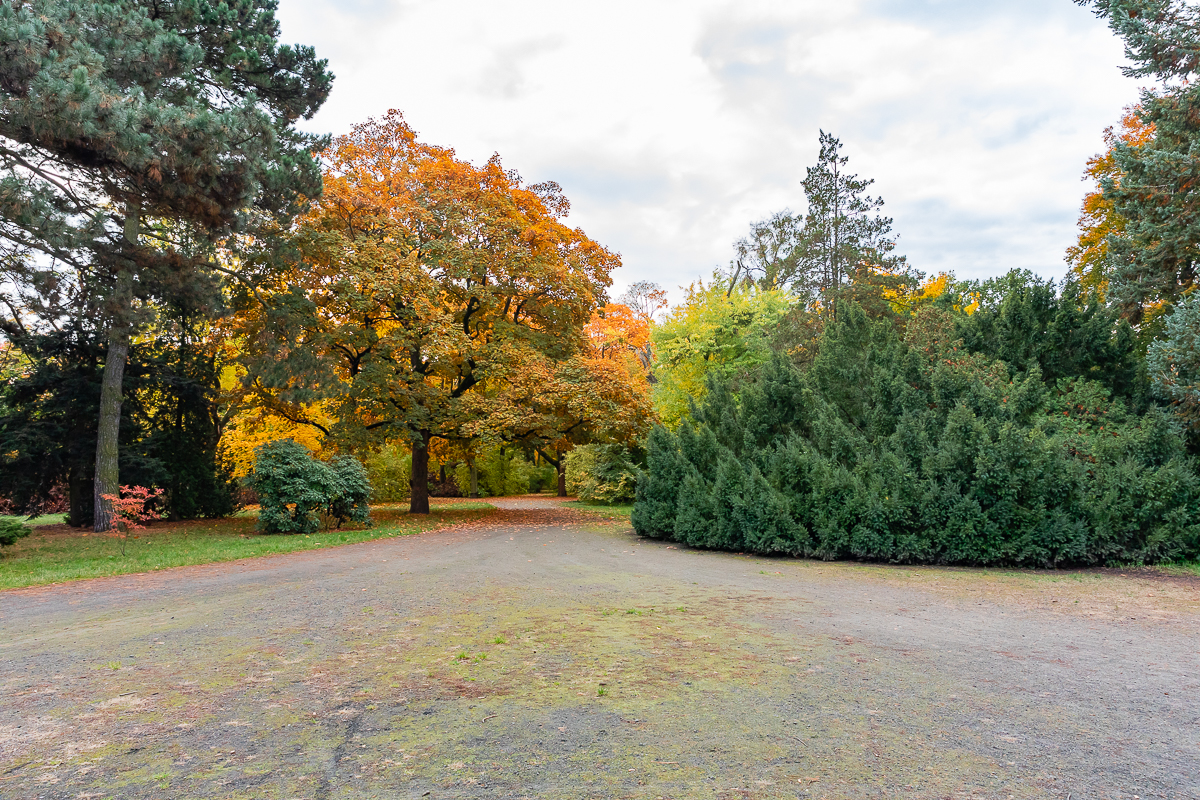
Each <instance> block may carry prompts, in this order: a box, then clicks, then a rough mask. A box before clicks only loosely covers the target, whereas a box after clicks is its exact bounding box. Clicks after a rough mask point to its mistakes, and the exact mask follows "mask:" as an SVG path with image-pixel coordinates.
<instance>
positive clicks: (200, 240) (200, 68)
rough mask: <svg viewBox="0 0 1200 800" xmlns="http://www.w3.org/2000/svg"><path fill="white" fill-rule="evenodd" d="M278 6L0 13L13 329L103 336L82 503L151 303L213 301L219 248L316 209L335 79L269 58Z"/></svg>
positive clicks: (112, 453)
mask: <svg viewBox="0 0 1200 800" xmlns="http://www.w3.org/2000/svg"><path fill="white" fill-rule="evenodd" d="M275 9H276V2H275V1H274V0H230V1H229V2H224V1H222V0H188V2H154V3H144V2H136V0H118V1H117V2H112V3H90V2H80V1H78V0H70V1H68V2H62V1H61V0H54V2H48V1H46V0H33V1H32V2H22V3H8V4H4V5H3V6H2V7H0V54H2V55H0V242H3V245H4V247H5V252H4V253H3V254H0V256H2V258H0V261H2V263H3V265H4V268H5V270H6V277H7V279H8V281H9V282H10V284H11V286H12V287H13V289H12V290H11V291H12V292H13V294H10V295H9V298H8V306H9V308H10V309H11V310H12V311H13V318H12V319H11V320H10V321H9V325H10V329H12V328H17V327H20V326H22V325H24V324H28V320H27V319H25V317H28V316H29V315H30V314H35V315H38V316H40V317H41V318H42V320H43V321H45V322H48V323H54V322H56V321H58V320H59V319H61V318H62V317H64V316H66V315H67V314H69V313H70V312H72V311H74V310H76V309H79V308H83V309H85V310H86V313H88V314H90V315H95V316H98V317H100V318H101V319H103V320H104V321H105V325H106V327H107V342H106V355H105V367H104V377H103V382H102V386H101V392H100V404H99V424H98V433H97V445H96V448H97V449H96V468H95V476H94V493H95V500H96V528H97V530H105V529H107V528H108V527H109V526H110V525H111V524H112V515H111V509H110V508H109V504H108V502H107V501H106V500H104V499H103V498H104V497H105V496H108V495H115V493H116V492H117V489H118V483H119V481H118V451H119V443H118V437H119V421H120V415H121V400H122V386H123V374H124V366H125V359H126V355H127V353H128V350H129V341H130V337H131V335H132V333H133V331H134V330H135V329H136V327H137V326H138V325H139V324H141V323H142V322H144V321H145V320H146V319H147V318H148V317H149V316H150V315H151V312H150V310H149V306H150V305H152V304H153V303H155V302H164V301H167V302H175V303H184V304H186V305H188V306H189V307H191V308H195V309H207V308H210V307H211V306H212V305H214V304H215V303H216V302H217V301H218V296H217V294H216V292H215V290H216V286H217V282H216V280H215V275H217V274H219V273H221V272H222V271H223V270H224V268H223V267H221V266H220V265H219V264H217V262H216V260H215V259H214V257H213V255H214V252H213V251H214V248H215V246H216V243H217V241H218V240H220V239H221V238H222V237H228V236H230V235H232V234H235V233H237V232H238V231H239V230H241V229H243V228H244V226H245V224H246V221H247V217H248V215H250V214H252V213H258V214H265V215H276V216H286V215H288V214H289V213H292V212H294V211H296V210H297V209H298V207H299V205H298V203H299V201H300V199H301V197H302V196H314V195H317V194H319V193H320V173H319V170H318V168H317V165H316V162H315V161H314V159H313V156H312V150H313V149H314V148H316V147H318V146H319V145H320V143H321V141H322V139H321V138H320V137H316V136H312V135H310V134H305V133H302V132H300V131H298V130H297V129H296V128H295V127H294V124H295V123H296V121H297V120H299V119H301V118H309V117H311V116H312V115H313V114H314V113H315V112H316V110H317V108H319V107H320V105H321V103H322V102H323V101H324V99H325V97H326V96H327V94H328V92H329V87H330V83H331V81H332V76H331V75H330V74H329V73H328V71H327V70H326V68H325V62H324V61H322V60H320V59H318V58H316V56H315V54H314V53H313V51H312V49H311V48H308V47H289V46H284V45H280V44H279V43H278V41H277V39H278V36H279V24H278V22H277V21H276V19H275Z"/></svg>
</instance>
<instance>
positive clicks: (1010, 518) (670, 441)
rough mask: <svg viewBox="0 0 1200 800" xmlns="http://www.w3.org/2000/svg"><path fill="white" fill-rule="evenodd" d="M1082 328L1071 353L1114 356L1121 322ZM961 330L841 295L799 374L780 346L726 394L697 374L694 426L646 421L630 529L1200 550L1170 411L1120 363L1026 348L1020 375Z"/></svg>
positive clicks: (934, 547) (1046, 562) (1198, 495)
mask: <svg viewBox="0 0 1200 800" xmlns="http://www.w3.org/2000/svg"><path fill="white" fill-rule="evenodd" d="M1010 310H1011V309H1010ZM983 313H985V314H986V313H987V312H983ZM985 322H986V320H984V319H983V318H981V319H979V320H976V321H974V322H973V323H972V325H973V326H974V327H976V328H978V327H980V326H981V325H982V324H983V323H985ZM1088 324H1089V325H1090V326H1091V327H1092V329H1093V330H1092V332H1091V336H1092V338H1093V339H1096V338H1097V337H1098V338H1101V339H1107V340H1108V341H1107V342H1106V343H1102V344H1104V346H1103V347H1100V346H1099V345H1098V344H1097V342H1095V341H1092V342H1090V343H1088V342H1083V343H1082V344H1080V345H1079V347H1078V348H1077V349H1078V352H1081V353H1083V352H1095V353H1100V354H1101V355H1102V356H1103V358H1102V360H1103V361H1104V362H1105V363H1117V364H1120V365H1121V366H1124V364H1126V363H1128V361H1127V359H1126V355H1127V353H1126V352H1125V351H1127V350H1129V349H1131V348H1132V347H1134V344H1133V342H1132V339H1130V338H1129V337H1128V335H1127V333H1126V332H1125V330H1124V329H1123V328H1120V327H1119V326H1109V327H1107V328H1105V327H1104V326H1098V325H1096V324H1095V323H1094V322H1093V321H1089V322H1088ZM959 327H961V315H957V316H956V315H955V314H953V313H952V312H950V311H948V310H946V309H944V308H937V307H931V308H926V309H925V310H923V311H922V312H921V314H919V315H918V317H917V318H915V319H914V320H912V321H911V322H910V323H909V325H908V326H907V329H906V332H905V336H904V338H903V339H902V338H901V337H900V335H899V333H898V332H897V328H896V326H895V324H894V323H893V322H892V321H888V320H872V319H869V318H868V317H867V316H866V314H865V313H864V312H863V311H862V309H861V308H859V307H857V306H854V305H845V306H840V307H839V309H838V315H837V320H836V321H835V322H832V323H830V324H829V325H828V326H827V328H826V330H825V332H824V334H823V335H822V337H821V339H820V341H819V343H818V348H817V355H816V357H815V360H814V361H813V362H812V364H811V365H809V366H808V367H807V368H806V369H801V368H799V367H797V366H794V365H793V364H791V363H790V362H789V361H788V360H787V359H786V358H784V357H782V356H780V355H776V356H775V358H774V359H773V360H772V361H771V362H770V363H769V364H767V365H766V366H765V367H764V368H763V369H762V370H761V371H760V373H759V374H758V375H757V376H756V379H755V380H753V381H751V382H749V383H747V384H746V385H744V386H742V387H740V391H739V392H738V393H737V394H736V395H735V393H734V391H733V389H732V387H731V385H730V384H728V383H720V382H717V381H711V382H710V383H709V391H708V394H707V396H706V398H705V399H704V401H703V402H702V403H701V404H699V405H697V406H694V407H693V409H692V418H691V419H690V420H685V421H684V423H683V424H681V425H680V427H679V428H678V430H677V431H675V432H671V431H668V430H666V429H664V428H662V427H659V428H656V429H655V430H654V431H653V432H652V433H651V435H650V437H649V440H648V460H647V469H646V471H645V473H644V474H643V475H641V476H640V477H639V480H638V486H637V501H636V505H635V508H634V512H633V525H634V528H635V529H636V530H637V531H638V532H639V533H640V534H642V535H644V536H650V537H656V538H662V539H670V540H674V541H680V542H684V543H686V544H689V545H692V546H696V547H706V548H716V549H723V550H735V551H748V552H754V553H762V554H785V555H793V556H805V557H814V558H822V559H863V560H878V561H889V562H903V563H935V564H969V565H1010V566H1025V567H1056V566H1067V565H1092V564H1107V563H1116V562H1138V563H1151V562H1165V561H1174V560H1179V559H1194V558H1196V557H1197V556H1198V555H1200V479H1198V477H1197V471H1196V465H1195V463H1194V462H1193V460H1192V459H1191V458H1189V456H1188V455H1187V453H1186V448H1185V440H1184V437H1183V435H1182V432H1181V429H1180V425H1179V423H1178V420H1177V419H1176V418H1175V417H1173V416H1172V415H1171V414H1169V413H1168V412H1166V411H1163V410H1160V409H1158V408H1155V407H1152V406H1144V407H1141V408H1135V405H1136V404H1135V403H1134V402H1132V401H1131V400H1129V399H1128V398H1127V397H1126V396H1125V395H1128V393H1129V392H1128V386H1129V384H1130V381H1131V380H1132V378H1131V377H1130V374H1129V372H1128V370H1126V369H1109V370H1102V369H1098V368H1097V367H1096V359H1094V358H1090V357H1088V358H1081V359H1077V361H1078V364H1077V366H1076V367H1075V368H1074V372H1075V373H1076V374H1070V373H1071V369H1069V368H1064V367H1063V364H1064V363H1066V360H1065V359H1063V358H1059V359H1058V363H1057V364H1056V371H1057V374H1056V376H1055V378H1054V380H1051V381H1047V380H1046V379H1045V378H1044V375H1043V372H1042V366H1041V364H1040V363H1038V359H1037V358H1029V359H1027V360H1026V363H1023V364H1021V365H1020V368H1014V367H1012V366H1011V365H1010V364H1007V363H1006V362H1004V361H1002V360H999V359H997V358H994V357H992V356H990V355H989V354H988V353H986V352H983V350H985V349H986V347H984V346H983V345H982V344H981V346H980V347H978V348H976V349H975V351H972V349H971V348H968V347H967V346H965V345H964V343H963V339H962V338H961V335H960V330H959ZM984 338H986V337H984ZM994 343H995V342H994V340H992V342H991V344H992V345H994ZM1114 348H1115V349H1116V350H1120V351H1122V352H1116V353H1114V352H1113V349H1114ZM1089 359H1090V360H1089Z"/></svg>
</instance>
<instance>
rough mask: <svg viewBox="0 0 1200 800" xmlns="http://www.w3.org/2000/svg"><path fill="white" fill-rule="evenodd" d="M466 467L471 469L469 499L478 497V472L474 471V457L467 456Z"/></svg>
mask: <svg viewBox="0 0 1200 800" xmlns="http://www.w3.org/2000/svg"><path fill="white" fill-rule="evenodd" d="M467 466H468V467H470V469H471V497H479V472H478V471H477V470H476V469H475V456H473V455H471V456H467Z"/></svg>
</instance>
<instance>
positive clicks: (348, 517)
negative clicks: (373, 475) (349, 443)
mask: <svg viewBox="0 0 1200 800" xmlns="http://www.w3.org/2000/svg"><path fill="white" fill-rule="evenodd" d="M329 466H330V469H332V470H333V477H334V485H335V491H334V492H333V494H332V495H331V496H330V498H329V501H328V503H326V505H325V508H324V510H323V512H322V514H323V516H324V517H325V523H326V527H331V528H340V527H342V523H343V522H346V521H350V522H362V523H369V522H370V521H371V509H370V506H368V505H367V500H368V499H369V498H370V497H371V492H372V486H371V479H370V477H368V475H367V470H366V467H364V466H363V465H362V462H361V461H359V460H358V459H357V458H355V457H354V456H335V457H334V458H333V460H332V461H330V462H329Z"/></svg>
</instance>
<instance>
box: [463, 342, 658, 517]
mask: <svg viewBox="0 0 1200 800" xmlns="http://www.w3.org/2000/svg"><path fill="white" fill-rule="evenodd" d="M472 402H473V404H474V405H475V406H476V408H477V411H476V412H475V413H474V414H473V415H472V416H473V417H474V419H475V420H476V421H475V422H474V423H473V424H471V425H468V426H467V430H468V431H469V432H470V433H471V434H472V435H473V436H476V437H483V438H485V439H495V440H507V441H513V442H520V443H522V444H525V445H527V446H530V447H533V448H534V449H536V450H537V451H538V452H539V453H540V454H541V456H542V457H543V458H545V459H546V461H547V462H549V463H550V464H551V465H552V466H553V467H554V468H555V469H556V470H557V472H558V494H559V496H560V497H565V496H566V492H567V489H566V461H565V460H564V456H565V455H566V453H568V452H569V451H570V450H571V449H572V448H573V447H575V446H576V445H580V444H619V445H625V446H633V445H636V443H637V442H638V441H640V440H641V439H642V437H643V436H645V434H646V433H647V432H648V431H649V429H650V426H651V425H652V424H653V422H654V410H653V406H652V404H651V401H650V392H649V385H648V384H647V381H646V378H645V376H644V375H643V374H642V371H641V369H640V367H638V366H637V365H632V364H629V363H622V362H621V361H619V360H615V359H610V358H603V357H596V355H595V353H594V351H593V352H591V353H589V352H582V353H579V354H577V355H576V356H575V357H573V358H569V359H561V360H554V359H550V358H545V357H537V356H531V357H529V358H528V359H527V361H526V363H524V364H523V365H522V368H521V369H520V370H517V371H514V372H512V373H510V375H509V377H508V378H507V379H506V380H505V381H504V382H503V384H502V387H501V388H500V390H499V391H498V392H494V393H487V394H480V395H478V396H476V397H475V398H473V401H472Z"/></svg>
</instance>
